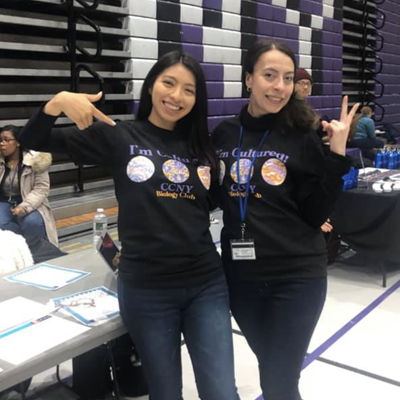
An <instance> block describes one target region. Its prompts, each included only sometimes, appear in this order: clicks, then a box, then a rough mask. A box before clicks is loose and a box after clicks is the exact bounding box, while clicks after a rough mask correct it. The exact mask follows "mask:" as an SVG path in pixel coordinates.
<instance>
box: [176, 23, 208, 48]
mask: <svg viewBox="0 0 400 400" xmlns="http://www.w3.org/2000/svg"><path fill="white" fill-rule="evenodd" d="M181 41H182V42H183V43H198V44H202V43H203V28H202V27H201V26H198V25H187V24H181Z"/></svg>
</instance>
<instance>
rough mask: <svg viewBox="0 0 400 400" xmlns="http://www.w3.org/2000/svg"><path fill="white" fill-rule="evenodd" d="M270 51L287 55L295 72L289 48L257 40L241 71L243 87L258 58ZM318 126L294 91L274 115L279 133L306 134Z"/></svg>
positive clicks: (314, 115) (293, 57) (317, 121)
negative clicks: (294, 131)
mask: <svg viewBox="0 0 400 400" xmlns="http://www.w3.org/2000/svg"><path fill="white" fill-rule="evenodd" d="M271 50H278V51H280V52H281V53H283V54H285V55H287V56H288V57H289V58H290V59H291V60H292V61H293V65H294V70H293V71H296V68H297V65H296V58H295V56H294V53H293V51H292V50H291V48H290V47H289V46H287V45H286V44H285V43H282V42H279V41H276V40H266V39H262V40H258V41H257V42H255V43H254V44H253V46H252V47H251V48H250V49H249V51H248V52H247V55H246V59H245V61H244V65H243V71H242V82H243V85H246V77H247V75H248V74H250V75H251V74H253V73H254V66H255V65H256V64H257V61H258V60H259V58H260V57H261V56H262V55H263V54H264V53H267V52H268V51H271ZM318 124H319V117H318V115H317V114H316V113H315V111H314V110H313V109H312V108H311V107H310V106H309V104H308V103H307V102H306V101H304V100H299V99H297V98H296V96H295V94H294V91H293V93H292V96H291V97H290V100H289V102H288V103H287V104H286V105H285V107H283V108H282V110H280V111H279V112H278V113H277V114H276V130H278V131H281V132H290V131H291V130H296V131H301V132H308V131H310V130H315V129H316V128H317V127H318Z"/></svg>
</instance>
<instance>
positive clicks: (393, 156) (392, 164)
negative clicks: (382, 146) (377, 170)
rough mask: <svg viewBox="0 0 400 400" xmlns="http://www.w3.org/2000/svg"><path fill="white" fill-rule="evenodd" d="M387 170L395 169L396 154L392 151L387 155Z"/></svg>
mask: <svg viewBox="0 0 400 400" xmlns="http://www.w3.org/2000/svg"><path fill="white" fill-rule="evenodd" d="M388 167H389V169H396V154H395V153H394V151H391V152H390V154H389V164H388Z"/></svg>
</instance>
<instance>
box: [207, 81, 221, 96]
mask: <svg viewBox="0 0 400 400" xmlns="http://www.w3.org/2000/svg"><path fill="white" fill-rule="evenodd" d="M207 93H208V98H209V99H215V98H222V97H224V83H223V82H207Z"/></svg>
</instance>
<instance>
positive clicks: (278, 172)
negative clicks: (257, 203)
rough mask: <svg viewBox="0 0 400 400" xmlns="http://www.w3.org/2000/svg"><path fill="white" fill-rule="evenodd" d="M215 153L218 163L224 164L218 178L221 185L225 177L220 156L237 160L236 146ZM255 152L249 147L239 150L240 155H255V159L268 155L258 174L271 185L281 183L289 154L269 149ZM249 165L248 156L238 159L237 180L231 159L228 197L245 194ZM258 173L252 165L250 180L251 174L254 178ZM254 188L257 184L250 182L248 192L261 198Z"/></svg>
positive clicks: (235, 165) (235, 164) (285, 171)
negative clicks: (231, 181)
mask: <svg viewBox="0 0 400 400" xmlns="http://www.w3.org/2000/svg"><path fill="white" fill-rule="evenodd" d="M217 153H218V155H219V158H220V165H224V170H223V171H222V167H221V172H220V180H219V182H220V185H222V183H223V180H224V177H225V163H224V161H222V160H221V158H228V159H231V160H232V161H233V160H237V156H238V148H234V149H233V150H232V151H231V152H229V151H226V150H219V151H217ZM256 153H257V152H256V150H254V149H250V150H248V151H241V152H240V157H254V156H256V159H259V158H265V157H270V158H268V159H267V160H266V161H265V162H264V163H263V164H262V167H261V171H260V175H261V176H262V178H263V180H264V182H266V183H267V184H269V185H271V186H279V185H282V184H283V183H284V182H285V180H286V176H287V168H286V162H287V161H288V160H289V156H288V155H286V154H283V153H278V152H276V151H270V150H265V151H259V152H258V153H257V154H256ZM221 163H222V164H221ZM256 165H257V164H256ZM250 167H251V159H250V158H241V159H240V161H239V175H240V182H238V177H237V161H233V164H232V166H231V168H230V177H231V179H232V180H233V182H234V183H232V184H230V190H229V191H228V194H229V196H230V197H238V196H242V197H244V196H245V190H246V183H247V179H248V177H249V171H250ZM258 174H259V172H258V170H257V169H256V170H255V168H254V166H253V168H252V170H251V173H250V175H251V176H250V180H251V179H252V178H253V176H254V178H257V177H258V176H259V175H258ZM256 188H257V185H255V184H253V183H251V182H250V186H249V194H250V195H253V196H254V197H256V198H261V197H262V194H260V193H259V192H257V191H256Z"/></svg>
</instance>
